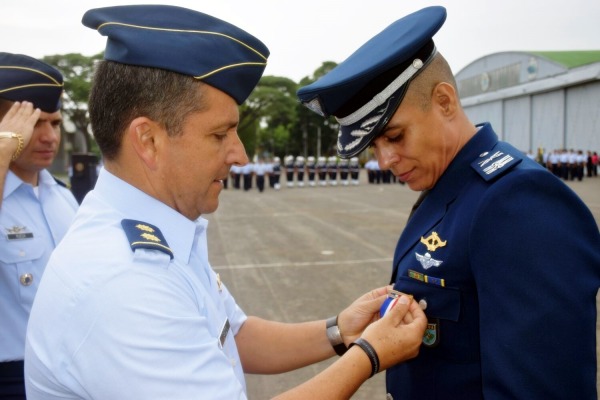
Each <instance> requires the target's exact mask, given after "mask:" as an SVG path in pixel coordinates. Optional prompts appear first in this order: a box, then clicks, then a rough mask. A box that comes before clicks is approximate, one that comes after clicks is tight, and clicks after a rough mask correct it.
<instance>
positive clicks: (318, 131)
mask: <svg viewBox="0 0 600 400" xmlns="http://www.w3.org/2000/svg"><path fill="white" fill-rule="evenodd" d="M336 66H337V64H336V63H335V62H333V61H325V62H323V63H322V64H321V66H320V67H319V68H317V69H316V70H315V71H314V72H313V74H312V76H307V77H304V78H303V79H302V80H301V81H300V84H299V86H306V85H309V84H311V83H313V82H315V81H316V80H317V79H319V78H320V77H321V76H323V75H325V74H326V73H328V72H329V71H331V70H332V69H333V68H335V67H336ZM296 107H297V115H298V124H296V126H295V127H294V130H293V133H292V135H291V140H290V143H289V147H290V149H291V154H297V155H303V156H305V157H306V156H309V155H313V156H321V155H323V156H328V155H335V154H336V148H335V146H336V143H337V133H338V124H337V122H336V120H335V118H333V117H329V118H323V117H322V116H320V115H318V114H316V113H314V112H313V111H311V110H309V109H308V108H306V107H305V106H303V105H302V104H300V103H297V106H296Z"/></svg>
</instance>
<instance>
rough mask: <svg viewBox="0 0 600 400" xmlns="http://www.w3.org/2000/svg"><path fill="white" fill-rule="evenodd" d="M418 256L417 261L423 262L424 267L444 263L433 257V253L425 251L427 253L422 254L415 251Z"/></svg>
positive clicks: (437, 265)
mask: <svg viewBox="0 0 600 400" xmlns="http://www.w3.org/2000/svg"><path fill="white" fill-rule="evenodd" d="M415 255H416V256H417V261H418V262H420V263H421V266H422V267H423V269H429V268H431V267H439V266H440V265H442V263H443V261H439V260H436V259H434V258H431V254H429V253H425V255H421V254H419V253H415Z"/></svg>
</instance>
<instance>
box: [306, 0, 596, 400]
mask: <svg viewBox="0 0 600 400" xmlns="http://www.w3.org/2000/svg"><path fill="white" fill-rule="evenodd" d="M445 18H446V11H445V9H444V8H442V7H429V8H426V9H423V10H420V11H418V12H416V13H413V14H411V15H409V16H406V17H404V18H402V19H400V20H399V21H396V22H395V23H394V24H392V25H390V26H389V27H388V28H386V29H385V30H384V31H382V32H381V33H380V34H378V35H377V36H375V37H374V38H372V39H371V40H370V41H368V42H367V43H366V44H365V45H363V46H362V47H361V48H360V49H358V50H357V51H356V52H355V53H354V54H352V55H351V56H350V57H349V58H348V59H347V60H346V61H344V62H342V63H341V64H340V65H339V66H338V67H336V68H335V69H333V70H332V71H331V72H329V73H328V74H327V75H325V76H323V77H322V78H321V79H319V80H318V81H316V82H315V83H313V84H311V85H309V86H306V87H303V88H301V89H300V90H299V92H298V96H299V98H300V100H301V101H302V102H303V103H304V104H305V105H307V106H308V107H309V108H311V109H312V110H314V111H316V112H318V113H320V114H322V115H333V116H335V117H336V119H337V120H338V122H339V123H340V135H339V140H338V154H339V155H340V157H344V158H350V157H352V156H355V155H357V154H359V153H360V152H361V151H362V150H364V149H365V148H366V147H367V146H369V145H370V146H372V147H373V150H374V153H375V155H376V157H377V160H378V162H379V165H380V167H381V169H382V170H384V169H390V170H391V171H392V172H393V173H394V175H395V176H396V177H397V178H399V179H400V180H401V181H403V182H406V183H407V184H408V186H409V187H410V188H411V189H412V190H416V191H421V192H422V195H421V196H420V197H419V201H418V202H417V203H420V204H416V205H415V206H417V207H418V208H416V207H415V208H414V213H413V214H412V215H411V217H410V218H409V221H408V223H407V225H406V227H405V229H404V232H403V233H402V235H401V236H400V239H399V241H398V245H397V247H396V251H395V254H394V262H393V272H392V282H393V283H394V286H395V289H396V290H399V291H402V292H405V293H409V294H412V295H413V296H415V299H417V300H418V301H419V303H420V304H421V307H422V308H423V309H424V310H425V312H426V314H427V316H428V320H429V323H428V328H427V331H426V333H425V335H424V337H423V344H422V347H421V351H420V354H419V356H418V357H417V358H416V359H414V360H411V361H409V362H406V363H404V364H400V365H397V366H396V367H394V368H391V369H390V370H388V372H387V390H388V392H389V394H388V399H427V400H432V399H482V398H485V399H595V398H596V294H597V292H598V288H599V286H600V234H599V232H598V226H597V225H596V223H595V222H594V218H593V216H592V214H591V213H590V212H589V210H588V209H587V208H586V206H585V205H584V204H583V202H582V201H581V200H580V199H579V198H578V197H577V196H576V194H575V193H573V192H572V191H571V190H570V189H569V188H568V187H567V186H565V185H564V184H563V183H562V182H561V181H560V180H559V179H557V178H556V177H555V176H553V175H552V174H551V173H549V172H548V171H546V170H545V169H543V168H542V167H540V166H539V165H538V164H537V163H535V162H534V161H531V160H529V159H528V158H527V157H525V156H524V155H523V154H522V153H521V152H519V151H518V150H517V149H515V148H514V147H513V146H511V145H509V144H507V143H504V142H500V141H499V140H498V136H497V135H496V133H495V132H494V130H493V129H492V127H491V126H490V125H489V124H481V125H474V124H473V123H471V122H470V121H469V119H468V118H467V116H466V115H465V113H464V111H463V109H462V108H461V105H460V100H459V95H458V91H457V88H456V83H455V81H454V78H453V75H452V72H451V70H450V68H449V66H448V64H447V62H446V61H445V59H444V58H443V57H442V56H441V55H440V53H438V52H437V51H436V48H435V46H434V44H433V41H432V39H431V38H432V37H433V35H434V34H435V33H436V32H437V31H438V30H439V28H441V26H442V24H443V22H444V21H445ZM524 68H526V66H524Z"/></svg>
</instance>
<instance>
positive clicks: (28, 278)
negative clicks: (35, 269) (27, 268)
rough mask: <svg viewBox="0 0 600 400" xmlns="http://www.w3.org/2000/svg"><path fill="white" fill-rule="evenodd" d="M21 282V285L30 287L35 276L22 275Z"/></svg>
mask: <svg viewBox="0 0 600 400" xmlns="http://www.w3.org/2000/svg"><path fill="white" fill-rule="evenodd" d="M19 280H20V281H21V285H23V286H29V285H31V284H32V283H33V275H31V274H23V275H21V278H20V279H19Z"/></svg>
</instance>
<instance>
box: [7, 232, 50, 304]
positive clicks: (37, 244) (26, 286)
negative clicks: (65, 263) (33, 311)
mask: <svg viewBox="0 0 600 400" xmlns="http://www.w3.org/2000/svg"><path fill="white" fill-rule="evenodd" d="M2 247H3V248H2V250H0V266H1V268H2V272H1V273H2V276H3V278H2V279H3V280H4V281H5V283H7V284H8V285H9V286H10V287H12V288H17V289H16V290H15V292H16V293H17V295H18V297H19V300H18V301H19V302H20V303H22V304H24V305H28V306H30V305H31V304H32V303H33V298H34V297H35V292H36V289H37V287H38V284H39V281H40V279H41V277H42V274H43V272H44V268H45V264H46V263H45V260H42V256H43V255H44V248H43V244H42V243H41V240H40V239H39V238H36V237H33V238H28V239H20V240H6V238H5V239H4V243H2Z"/></svg>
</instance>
